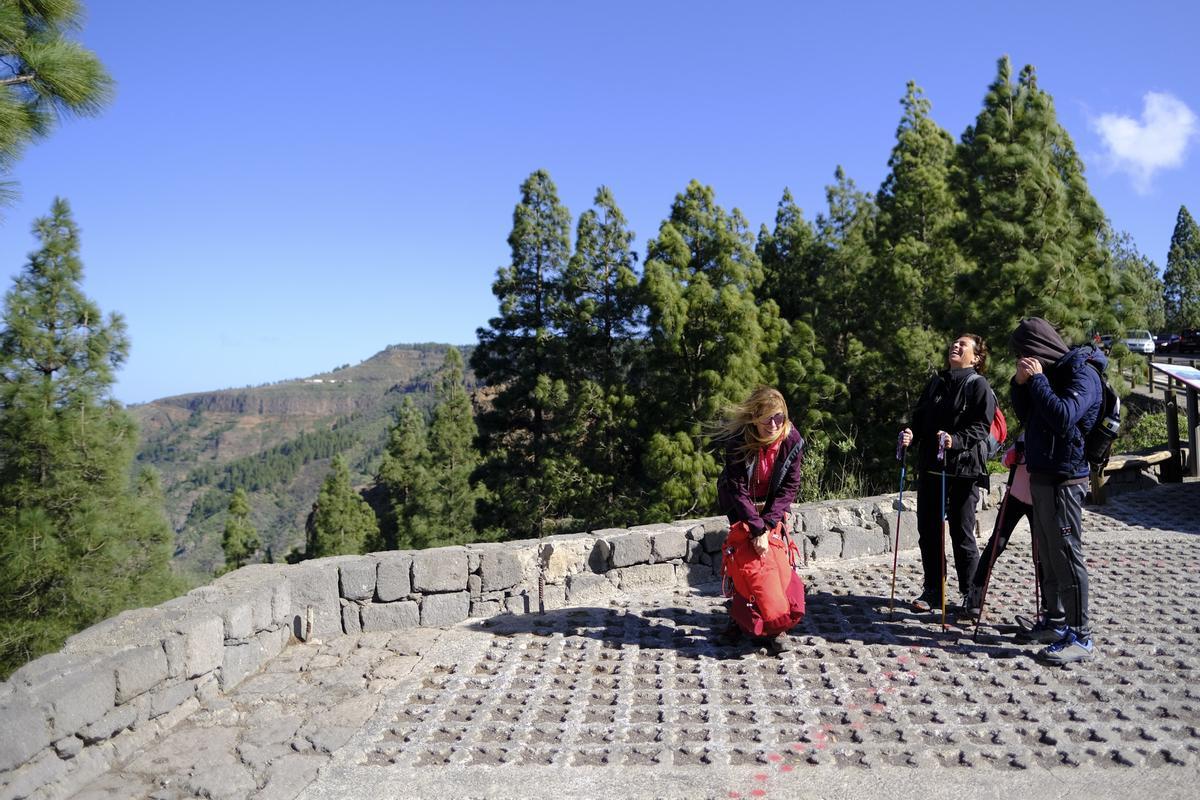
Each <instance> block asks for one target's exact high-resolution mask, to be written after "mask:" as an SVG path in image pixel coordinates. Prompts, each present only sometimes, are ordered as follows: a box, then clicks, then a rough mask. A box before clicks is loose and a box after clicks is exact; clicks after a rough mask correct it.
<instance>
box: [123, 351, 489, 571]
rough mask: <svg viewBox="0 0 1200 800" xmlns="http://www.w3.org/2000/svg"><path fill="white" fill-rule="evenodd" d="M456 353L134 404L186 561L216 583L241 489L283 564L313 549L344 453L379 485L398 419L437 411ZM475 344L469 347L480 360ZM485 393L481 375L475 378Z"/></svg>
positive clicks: (363, 478)
mask: <svg viewBox="0 0 1200 800" xmlns="http://www.w3.org/2000/svg"><path fill="white" fill-rule="evenodd" d="M451 346H452V345H446V344H436V343H425V344H397V345H389V346H388V347H386V348H385V349H383V350H381V351H380V352H378V353H376V354H375V355H373V356H371V357H370V358H368V359H366V360H364V361H362V362H361V363H359V364H357V365H354V366H350V365H346V366H343V367H339V368H337V369H334V370H330V371H329V372H323V373H317V374H316V375H312V376H310V377H308V378H300V379H296V380H291V381H281V382H278V383H273V384H268V385H264V386H258V387H251V388H238V389H222V390H216V391H211V392H195V393H190V394H183V395H176V396H172V397H164V398H161V399H158V400H154V401H151V402H149V403H143V404H140V405H136V406H131V407H130V408H129V411H130V413H131V414H133V416H134V417H135V419H136V420H137V422H138V425H139V427H140V430H141V440H140V444H139V448H138V453H137V463H138V465H140V466H144V465H149V466H153V467H154V468H156V469H157V470H158V471H159V472H160V473H161V474H162V478H163V488H164V491H165V494H166V505H167V513H168V516H169V518H170V520H171V523H172V526H173V527H174V529H175V532H176V559H177V561H178V562H179V563H180V566H181V567H182V568H184V569H185V570H186V571H190V572H194V573H200V574H210V573H211V572H212V570H213V569H214V568H215V567H216V566H218V565H219V564H220V563H221V562H222V553H221V533H222V530H223V528H224V522H225V509H226V507H227V506H228V500H229V494H230V493H231V492H232V491H233V489H234V488H237V487H239V486H240V487H241V488H245V489H246V490H247V492H248V493H249V494H250V504H251V508H252V513H251V519H252V521H253V523H254V525H255V527H256V528H257V529H258V532H259V535H260V538H261V539H262V541H263V544H264V547H265V548H267V549H268V551H269V553H270V555H271V557H272V558H274V559H275V560H282V559H283V558H284V557H285V556H286V555H287V553H288V551H290V550H292V549H293V548H297V547H303V542H304V518H305V516H306V515H307V514H308V512H309V510H310V509H311V507H312V503H313V501H314V500H315V499H316V495H317V490H318V488H319V487H320V484H321V481H322V480H324V477H325V474H326V473H327V471H328V469H329V461H330V459H331V458H332V456H333V455H335V454H338V453H341V454H342V455H344V456H345V457H346V460H347V462H348V463H349V464H350V468H351V471H352V473H354V476H355V480H356V481H357V482H358V483H359V484H360V485H366V484H367V483H369V481H370V480H371V476H372V475H373V474H374V472H375V469H376V467H377V466H378V462H379V458H380V457H381V455H382V453H383V448H384V445H385V444H386V441H387V433H388V430H389V429H390V427H391V425H392V424H393V421H394V413H395V410H396V409H397V408H398V407H399V405H400V403H401V402H403V399H404V397H406V396H411V397H412V398H413V400H414V402H416V404H417V405H418V407H422V408H426V409H428V408H430V407H431V406H432V404H433V388H434V386H435V379H436V376H437V373H438V371H439V370H440V369H441V367H442V363H443V361H444V359H445V354H446V351H447V350H448V349H449V348H450V347H451ZM472 349H473V348H471V347H470V346H467V347H459V350H460V351H461V352H462V353H463V357H464V361H469V358H470V351H471V350H472ZM466 380H467V388H468V390H473V389H474V388H475V385H474V375H473V374H471V373H470V372H468V373H467V376H466Z"/></svg>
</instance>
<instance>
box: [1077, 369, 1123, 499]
mask: <svg viewBox="0 0 1200 800" xmlns="http://www.w3.org/2000/svg"><path fill="white" fill-rule="evenodd" d="M1087 363H1088V364H1090V365H1091V366H1092V369H1094V370H1096V374H1097V375H1099V376H1100V415H1099V416H1097V417H1096V424H1095V425H1093V426H1092V429H1091V430H1089V431H1088V432H1087V433H1085V434H1084V437H1083V454H1084V456H1085V457H1086V458H1087V462H1088V466H1089V467H1090V468H1091V470H1092V472H1093V473H1094V474H1097V475H1099V474H1100V473H1101V472H1103V471H1104V467H1105V466H1106V465H1107V464H1108V459H1109V456H1110V455H1112V446H1113V442H1115V441H1116V440H1117V434H1118V433H1119V432H1120V430H1121V398H1120V397H1118V396H1117V392H1116V390H1115V389H1113V388H1112V385H1111V384H1110V383H1109V382H1108V376H1107V375H1106V374H1105V370H1104V368H1103V367H1101V366H1100V365H1099V364H1098V363H1096V362H1095V361H1093V360H1091V359H1090V358H1089V359H1088V361H1087Z"/></svg>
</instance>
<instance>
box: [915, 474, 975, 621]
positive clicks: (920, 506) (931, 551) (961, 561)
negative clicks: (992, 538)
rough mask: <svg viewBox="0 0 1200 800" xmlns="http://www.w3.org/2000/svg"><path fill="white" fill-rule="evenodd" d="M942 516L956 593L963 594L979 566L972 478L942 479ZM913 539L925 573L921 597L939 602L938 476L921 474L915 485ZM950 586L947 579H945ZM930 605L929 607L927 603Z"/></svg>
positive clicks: (941, 555) (939, 512)
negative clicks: (944, 515) (944, 507)
mask: <svg viewBox="0 0 1200 800" xmlns="http://www.w3.org/2000/svg"><path fill="white" fill-rule="evenodd" d="M945 480H946V516H947V519H948V521H949V523H950V524H949V528H950V541H951V543H952V545H953V552H954V571H955V574H956V576H957V578H958V591H959V593H960V594H966V593H967V589H968V588H969V587H970V585H971V576H973V575H974V574H975V567H976V566H977V565H978V564H979V545H978V544H976V542H975V506H976V505H978V503H979V484H978V483H977V481H976V479H975V478H958V477H955V476H953V475H947V476H946V479H945ZM917 536H918V542H919V544H920V546H921V567H922V568H923V569H924V571H925V592H924V594H925V596H926V597H928V598H934V599H936V600H937V604H938V605H940V604H941V599H942V568H943V567H942V565H943V563H944V561H943V560H944V553H945V551H944V550H943V547H944V545H943V544H942V474H941V473H940V472H923V473H921V477H920V479H919V480H918V481H917ZM946 583H947V585H952V584H950V577H949V575H947V576H946ZM931 605H933V603H931Z"/></svg>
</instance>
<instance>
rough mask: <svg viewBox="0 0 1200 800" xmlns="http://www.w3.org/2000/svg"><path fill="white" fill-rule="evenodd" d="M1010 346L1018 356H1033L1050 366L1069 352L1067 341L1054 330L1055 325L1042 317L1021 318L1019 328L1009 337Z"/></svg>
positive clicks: (1044, 364) (1045, 365) (1043, 364)
mask: <svg viewBox="0 0 1200 800" xmlns="http://www.w3.org/2000/svg"><path fill="white" fill-rule="evenodd" d="M1008 346H1009V347H1011V348H1012V351H1013V352H1014V353H1016V354H1017V357H1018V358H1023V357H1025V356H1033V357H1034V358H1036V359H1038V360H1039V361H1041V362H1042V366H1043V367H1049V366H1052V365H1053V364H1054V362H1056V361H1058V360H1059V359H1060V358H1062V357H1063V356H1064V355H1066V354H1067V350H1069V349H1070V348H1068V347H1067V344H1066V342H1064V341H1063V340H1062V337H1061V336H1059V335H1058V331H1056V330H1054V326H1053V325H1051V324H1050V323H1049V322H1046V320H1044V319H1042V318H1041V317H1030V318H1029V319H1023V320H1021V323H1020V324H1019V325H1017V329H1016V330H1015V331H1013V332H1012V336H1010V337H1008Z"/></svg>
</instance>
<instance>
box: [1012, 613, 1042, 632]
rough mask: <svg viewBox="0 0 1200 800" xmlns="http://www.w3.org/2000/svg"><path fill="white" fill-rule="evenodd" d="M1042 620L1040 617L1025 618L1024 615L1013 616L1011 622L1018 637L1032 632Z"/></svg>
mask: <svg viewBox="0 0 1200 800" xmlns="http://www.w3.org/2000/svg"><path fill="white" fill-rule="evenodd" d="M1042 619H1043V617H1042V616H1038V617H1027V616H1025V615H1024V614H1015V615H1014V616H1013V622H1014V623H1015V624H1016V626H1017V635H1018V636H1019V635H1021V634H1023V633H1028V632H1029V631H1031V630H1033V629H1034V628H1036V627H1037V625H1038V623H1039V622H1040V621H1041V620H1042Z"/></svg>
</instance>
